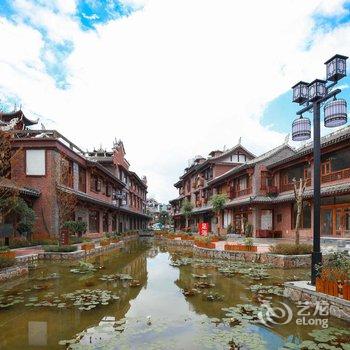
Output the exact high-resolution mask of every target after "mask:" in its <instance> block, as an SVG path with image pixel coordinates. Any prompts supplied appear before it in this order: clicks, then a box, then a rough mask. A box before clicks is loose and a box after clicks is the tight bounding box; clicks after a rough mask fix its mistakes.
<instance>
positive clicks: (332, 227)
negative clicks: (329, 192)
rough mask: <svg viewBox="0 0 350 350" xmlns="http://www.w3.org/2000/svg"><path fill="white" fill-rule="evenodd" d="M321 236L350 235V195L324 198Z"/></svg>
mask: <svg viewBox="0 0 350 350" xmlns="http://www.w3.org/2000/svg"><path fill="white" fill-rule="evenodd" d="M321 236H334V237H350V195H343V196H336V197H326V198H322V206H321Z"/></svg>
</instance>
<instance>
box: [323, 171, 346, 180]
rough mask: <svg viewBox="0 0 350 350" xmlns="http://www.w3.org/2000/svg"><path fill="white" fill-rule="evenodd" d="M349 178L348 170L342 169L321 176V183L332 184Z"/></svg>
mask: <svg viewBox="0 0 350 350" xmlns="http://www.w3.org/2000/svg"><path fill="white" fill-rule="evenodd" d="M348 178H350V169H349V168H348V169H343V170H339V171H335V172H333V173H330V174H327V175H322V176H321V182H332V181H338V180H343V179H348Z"/></svg>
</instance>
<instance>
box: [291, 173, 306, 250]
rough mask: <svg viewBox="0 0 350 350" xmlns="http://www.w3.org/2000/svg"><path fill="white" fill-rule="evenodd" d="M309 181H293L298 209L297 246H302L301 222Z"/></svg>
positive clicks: (296, 224)
mask: <svg viewBox="0 0 350 350" xmlns="http://www.w3.org/2000/svg"><path fill="white" fill-rule="evenodd" d="M306 183H307V179H299V181H297V180H296V179H295V178H294V179H293V189H294V198H295V204H296V207H297V216H296V220H295V244H296V245H299V244H300V232H299V230H300V221H301V213H302V211H303V201H304V192H305V188H306Z"/></svg>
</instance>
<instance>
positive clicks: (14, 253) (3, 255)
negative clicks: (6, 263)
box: [0, 250, 16, 259]
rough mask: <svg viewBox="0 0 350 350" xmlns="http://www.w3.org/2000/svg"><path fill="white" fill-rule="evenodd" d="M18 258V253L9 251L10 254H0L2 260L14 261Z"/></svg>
mask: <svg viewBox="0 0 350 350" xmlns="http://www.w3.org/2000/svg"><path fill="white" fill-rule="evenodd" d="M15 257H16V252H14V251H11V250H9V251H8V252H0V258H5V259H14V258H15Z"/></svg>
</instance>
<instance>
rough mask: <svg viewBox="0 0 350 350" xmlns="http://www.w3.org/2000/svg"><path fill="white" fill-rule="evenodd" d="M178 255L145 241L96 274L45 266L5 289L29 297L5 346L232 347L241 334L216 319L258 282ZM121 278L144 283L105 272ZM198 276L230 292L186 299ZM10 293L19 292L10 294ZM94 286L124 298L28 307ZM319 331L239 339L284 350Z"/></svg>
mask: <svg viewBox="0 0 350 350" xmlns="http://www.w3.org/2000/svg"><path fill="white" fill-rule="evenodd" d="M176 256H179V252H178V251H177V250H176V249H173V248H168V247H164V246H163V247H162V246H156V245H149V244H148V243H145V242H143V243H140V244H130V245H128V246H127V247H126V248H125V249H123V250H122V251H120V252H117V253H116V252H113V253H109V254H106V255H103V256H100V257H96V258H93V259H89V260H88V261H89V262H92V263H94V265H95V266H96V267H98V269H97V271H96V272H94V273H89V274H74V273H71V272H70V269H71V268H72V267H71V266H70V265H71V264H70V263H67V264H53V263H50V262H45V263H42V264H41V265H40V266H39V269H37V270H35V271H33V272H31V274H30V276H29V278H28V279H23V280H22V282H21V283H18V282H16V283H17V285H16V284H7V285H3V286H2V287H1V289H0V295H5V294H6V293H10V294H11V293H12V295H13V294H15V292H19V293H21V296H23V298H24V300H25V301H24V302H23V303H19V304H17V305H14V306H12V307H10V308H8V309H6V308H5V309H1V311H0V349H11V350H17V349H21V350H22V349H63V348H64V347H62V346H60V345H58V343H59V341H60V340H64V339H72V338H74V337H75V336H76V335H79V344H80V345H81V346H82V347H81V349H84V350H85V349H87V346H89V347H91V346H92V348H94V347H98V346H99V347H102V348H103V346H106V347H108V346H109V348H111V349H121V348H125V349H130V348H131V349H152V348H157V347H158V349H191V350H196V349H203V348H208V349H216V348H221V349H227V348H228V342H229V341H230V340H231V339H232V337H234V336H235V333H234V332H235V329H234V328H232V327H230V326H228V325H225V324H223V323H213V320H214V319H217V318H219V319H222V317H224V316H225V313H224V312H223V311H222V308H227V307H230V306H234V305H237V304H244V303H251V300H252V294H251V292H250V290H249V286H250V285H252V284H255V283H257V282H256V281H253V280H251V279H249V278H247V277H239V276H235V277H231V278H229V277H224V276H223V275H221V274H220V273H218V271H217V270H216V269H215V268H202V267H195V266H192V265H188V266H181V267H174V266H171V265H170V262H171V260H172V259H173V258H174V257H176ZM301 272H302V271H301V270H298V271H297V272H296V271H295V272H293V273H301ZM52 273H57V274H59V275H60V278H57V279H50V280H43V277H45V276H47V275H48V274H52ZM116 273H122V274H127V275H130V276H132V278H133V279H135V280H138V281H139V285H138V286H135V287H130V284H129V282H128V281H119V280H117V281H112V282H108V281H104V280H101V279H100V278H101V277H102V276H103V275H112V274H116ZM193 273H195V274H209V275H210V276H209V277H208V280H209V281H210V282H212V283H214V284H215V287H213V288H212V290H213V291H215V292H217V293H219V294H220V295H222V296H223V300H222V301H214V302H213V301H208V300H207V298H206V297H205V293H209V292H211V290H209V289H208V290H205V289H204V290H203V291H202V293H200V294H198V295H195V296H191V297H185V296H184V295H183V294H182V290H183V289H184V288H189V287H191V286H193V285H194V283H195V282H196V279H195V278H194V277H193V276H192V274H193ZM270 273H271V277H270V278H269V280H268V284H272V283H278V282H281V280H283V279H284V278H286V276H287V275H288V274H290V273H291V272H284V271H278V270H271V271H270ZM38 285H40V286H44V285H47V288H45V289H43V290H35V289H34V286H38ZM6 288H9V289H11V291H8V292H6ZM86 288H88V289H91V290H96V289H100V290H109V291H111V292H112V293H113V294H117V295H118V296H119V299H118V300H116V301H115V302H113V303H111V304H109V305H98V307H96V308H95V309H93V310H91V311H81V310H79V309H78V308H77V307H71V308H68V309H66V308H62V309H59V308H57V307H26V306H25V304H26V303H28V299H30V298H33V297H38V300H43V299H45V298H46V299H47V293H50V292H51V293H54V295H55V296H59V297H60V299H61V298H62V294H65V293H72V292H75V291H77V290H82V289H86ZM275 299H276V300H277V299H278V298H275ZM280 299H283V298H280ZM291 307H293V306H292V305H291ZM148 320H149V321H148ZM333 322H334V323H335V322H337V321H333ZM311 329H312V327H297V326H296V325H295V324H291V325H287V326H286V325H284V326H277V327H274V328H271V329H269V328H265V327H263V326H259V325H249V326H247V327H246V328H244V329H239V330H236V333H237V335H236V336H237V337H239V336H240V335H239V332H240V333H244V335H246V336H247V337H248V338H251V340H252V342H253V343H254V342H255V343H254V344H260V345H263V341H265V343H266V349H269V350H274V349H276V350H277V349H278V348H279V347H281V346H282V345H283V344H284V342H286V341H287V339H291V340H293V338H294V339H298V338H300V339H305V338H306V337H307V333H308V332H309V331H310V330H311ZM259 339H261V341H260V340H259ZM259 341H260V343H259ZM261 349H262V348H261Z"/></svg>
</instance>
